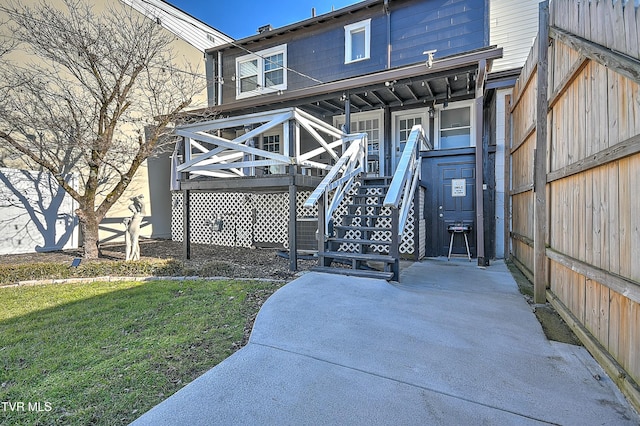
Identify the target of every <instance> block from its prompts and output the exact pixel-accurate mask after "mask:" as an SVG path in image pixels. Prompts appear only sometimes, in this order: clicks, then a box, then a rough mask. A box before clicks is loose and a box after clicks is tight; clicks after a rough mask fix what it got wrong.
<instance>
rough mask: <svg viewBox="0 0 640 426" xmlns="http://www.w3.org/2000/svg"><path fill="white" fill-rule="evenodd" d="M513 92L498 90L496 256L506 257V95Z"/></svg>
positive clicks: (499, 257)
mask: <svg viewBox="0 0 640 426" xmlns="http://www.w3.org/2000/svg"><path fill="white" fill-rule="evenodd" d="M509 94H511V89H503V90H498V91H497V92H496V201H495V203H496V257H497V258H498V259H502V258H504V257H505V247H504V225H505V221H506V220H508V218H505V213H504V203H505V196H506V195H505V190H506V189H507V188H508V182H505V176H504V170H505V146H506V142H507V141H505V117H506V113H507V105H506V102H505V96H506V95H509Z"/></svg>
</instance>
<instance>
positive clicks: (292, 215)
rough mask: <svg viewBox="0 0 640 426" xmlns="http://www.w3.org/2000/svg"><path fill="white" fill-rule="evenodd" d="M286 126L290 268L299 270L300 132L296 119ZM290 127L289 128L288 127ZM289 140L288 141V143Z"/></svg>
mask: <svg viewBox="0 0 640 426" xmlns="http://www.w3.org/2000/svg"><path fill="white" fill-rule="evenodd" d="M285 124H287V125H286V126H284V127H285V138H286V139H285V146H286V147H287V148H288V154H289V157H290V158H291V159H292V163H291V164H290V165H289V270H290V271H297V270H298V240H297V238H298V233H297V219H298V213H297V208H298V207H297V202H296V199H297V196H298V188H297V187H296V172H297V169H298V166H297V165H295V163H293V159H294V158H295V156H296V152H295V151H296V145H297V143H296V137H297V135H298V134H299V133H298V132H297V131H296V121H295V120H289V122H288V123H285ZM287 128H288V129H287ZM287 142H288V143H287Z"/></svg>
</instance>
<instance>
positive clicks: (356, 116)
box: [333, 110, 386, 173]
mask: <svg viewBox="0 0 640 426" xmlns="http://www.w3.org/2000/svg"><path fill="white" fill-rule="evenodd" d="M375 119H377V120H378V125H379V127H378V131H379V133H378V171H379V173H382V171H383V170H384V161H385V158H384V144H385V143H386V141H385V140H384V134H385V133H384V114H383V111H382V110H374V111H367V112H357V113H353V114H351V122H352V123H353V122H355V121H366V120H375ZM344 124H345V115H344V114H342V115H336V116H334V117H333V126H334V127H335V128H338V129H339V128H341V126H343V125H344ZM350 131H351V133H357V131H356V130H354V129H350ZM370 142H371V141H369V143H370Z"/></svg>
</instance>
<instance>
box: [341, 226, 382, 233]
mask: <svg viewBox="0 0 640 426" xmlns="http://www.w3.org/2000/svg"><path fill="white" fill-rule="evenodd" d="M333 228H334V229H342V230H346V231H374V232H375V231H388V230H389V228H385V227H383V226H358V225H334V226H333Z"/></svg>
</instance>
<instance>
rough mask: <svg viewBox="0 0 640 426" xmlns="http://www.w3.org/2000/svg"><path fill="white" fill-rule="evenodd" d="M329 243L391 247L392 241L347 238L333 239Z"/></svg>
mask: <svg viewBox="0 0 640 426" xmlns="http://www.w3.org/2000/svg"><path fill="white" fill-rule="evenodd" d="M327 241H329V242H334V243H351V244H384V245H389V244H391V241H381V240H369V239H363V238H345V237H331V238H329V239H328V240H327Z"/></svg>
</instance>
